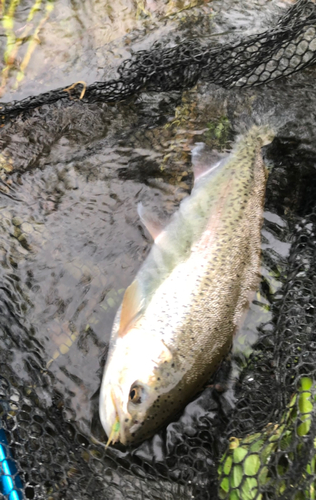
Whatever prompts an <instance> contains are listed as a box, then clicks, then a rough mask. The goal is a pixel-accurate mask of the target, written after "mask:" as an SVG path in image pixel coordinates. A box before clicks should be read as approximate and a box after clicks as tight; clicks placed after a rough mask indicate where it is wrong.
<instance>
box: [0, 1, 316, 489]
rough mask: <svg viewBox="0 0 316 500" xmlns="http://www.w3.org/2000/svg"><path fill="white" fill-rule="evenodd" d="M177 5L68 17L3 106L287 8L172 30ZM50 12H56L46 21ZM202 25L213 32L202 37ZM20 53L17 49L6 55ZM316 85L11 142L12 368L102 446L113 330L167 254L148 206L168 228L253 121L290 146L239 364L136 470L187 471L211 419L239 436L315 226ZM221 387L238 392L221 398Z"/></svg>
mask: <svg viewBox="0 0 316 500" xmlns="http://www.w3.org/2000/svg"><path fill="white" fill-rule="evenodd" d="M167 4H168V3H167ZM167 4H164V5H163V7H161V9H157V10H155V9H154V2H152V3H151V4H150V5H151V8H152V10H153V11H152V17H150V16H148V15H146V14H144V13H143V14H139V18H138V19H137V18H136V17H137V16H136V14H137V7H136V6H135V4H134V3H132V2H131V3H129V2H125V3H124V5H123V4H122V5H121V4H120V3H115V9H117V11H115V12H114V11H113V7H111V9H110V8H109V5H110V3H109V2H92V1H91V2H81V3H80V2H72V3H69V2H64V1H62V0H60V1H58V2H55V3H54V10H53V11H52V13H51V15H50V17H49V19H48V20H47V21H46V23H45V25H44V26H43V30H42V34H41V35H40V36H41V44H40V45H39V46H37V47H36V50H35V52H34V57H32V59H31V62H30V65H29V66H28V69H27V71H26V73H27V76H26V78H25V80H23V81H22V83H21V84H20V87H19V90H18V91H17V92H14V90H13V85H14V80H15V76H16V75H15V74H14V73H13V74H12V75H11V76H10V80H9V81H8V89H7V92H6V93H5V94H4V96H3V97H2V98H1V99H2V100H4V101H9V100H12V98H13V96H14V98H17V99H20V98H22V97H24V96H26V95H28V94H29V93H34V94H36V93H38V92H41V91H44V90H47V89H48V88H54V87H60V86H62V85H67V84H69V83H71V82H72V81H77V80H85V81H86V82H87V83H90V82H93V81H95V80H97V79H103V78H104V77H107V76H108V75H110V76H111V75H112V74H114V73H115V68H116V67H117V65H118V62H120V61H121V60H122V58H125V57H127V56H128V54H129V53H130V51H131V48H133V49H139V48H145V47H148V46H150V45H151V43H152V42H153V41H154V40H156V39H159V38H161V37H162V36H166V37H169V38H167V39H168V40H172V37H176V36H178V35H177V33H178V34H179V33H180V35H179V36H180V37H183V36H196V32H197V31H198V29H201V26H202V28H203V34H205V35H207V34H216V33H220V32H222V31H223V32H227V35H225V36H227V37H231V36H232V35H233V33H234V29H233V27H235V28H237V31H238V30H243V29H244V27H245V26H249V32H252V31H256V30H257V29H259V28H260V26H261V27H265V26H266V25H267V23H268V22H270V21H267V19H270V17H269V16H271V17H273V16H272V14H273V13H275V12H279V11H280V10H281V9H282V8H284V5H285V4H284V3H282V2H272V3H271V5H270V2H269V5H267V4H265V3H264V2H259V1H258V2H255V3H252V4H251V5H252V9H248V11H247V14H246V13H245V12H246V11H245V6H246V5H248V3H247V2H244V3H243V4H240V2H230V1H226V2H219V1H217V2H213V3H212V5H211V4H209V3H208V2H205V3H204V4H203V5H200V6H197V7H194V8H192V9H186V10H181V5H182V4H181V2H180V3H179V6H178V7H177V8H174V11H175V12H177V9H178V13H175V14H172V15H167V12H166V8H167V7H168V5H167ZM111 5H112V4H111ZM113 5H114V4H113ZM185 5H186V4H184V6H185ZM30 6H31V2H26V3H23V4H21V5H20V6H19V8H18V9H17V13H16V29H20V30H21V29H23V25H24V24H25V13H26V12H29V9H30ZM171 7H172V6H171ZM182 7H183V5H182ZM172 8H173V7H172ZM43 9H45V4H43V6H42V7H41V10H40V11H39V12H38V14H37V16H38V18H40V17H41V16H42V15H43ZM212 9H213V10H212ZM180 11H181V12H180ZM214 12H216V13H217V17H216V16H215V21H214V19H213V17H212V16H213V14H214ZM267 12H268V17H267ZM201 16H202V17H203V19H204V24H203V25H199V27H198V28H197V20H198V19H200V18H201ZM210 16H211V17H210ZM254 19H255V20H256V22H255V24H253V23H252V22H251V21H252V20H254ZM128 30H130V33H129V36H128V37H125V36H124V35H126V33H127V32H128ZM132 30H134V31H132ZM4 41H5V39H4V36H2V37H1V43H2V46H3V44H4ZM22 48H23V47H22ZM21 57H22V56H21ZM107 65H108V66H107ZM314 81H315V71H314V70H308V71H306V72H304V73H303V74H301V75H298V76H296V77H294V78H292V79H291V80H289V81H285V82H284V81H280V82H276V83H274V84H270V85H269V86H266V87H262V88H258V89H256V90H253V89H250V90H248V91H238V90H234V91H223V90H221V89H218V88H217V87H215V86H211V85H206V84H203V85H199V86H198V87H197V89H193V90H192V91H188V92H184V93H183V95H182V96H181V95H180V94H178V93H172V94H170V95H168V94H161V95H160V94H150V93H147V94H143V95H142V96H140V97H137V98H136V99H134V100H131V101H129V102H128V103H121V104H116V105H106V104H102V105H99V104H98V105H81V104H82V103H76V102H75V103H73V105H72V106H70V107H69V108H67V109H64V108H59V107H58V105H56V106H52V108H51V109H49V110H46V109H44V110H35V111H34V112H33V114H32V115H31V117H30V118H28V119H26V120H22V119H17V121H16V122H15V123H13V124H9V126H8V127H6V128H4V129H3V130H2V131H1V135H2V137H3V138H4V143H5V151H6V153H7V154H8V156H9V158H10V165H11V166H10V169H11V173H9V175H8V176H7V177H5V178H4V180H3V184H2V191H1V194H0V197H1V198H0V263H1V267H0V276H1V277H0V281H1V303H3V304H6V307H7V308H8V311H9V312H8V313H7V314H8V319H7V320H6V322H5V321H4V325H5V327H3V331H2V336H1V339H0V341H1V349H2V362H4V361H5V355H4V354H3V353H4V352H6V350H7V349H8V348H10V351H11V353H10V366H11V369H12V371H13V372H14V373H15V375H16V377H17V379H19V380H20V382H21V381H22V383H23V385H24V386H25V387H27V388H28V389H30V390H31V389H32V390H33V391H34V392H35V393H36V394H37V396H38V398H39V400H40V405H41V406H42V407H44V408H46V409H48V411H51V410H50V408H51V407H53V403H54V401H56V400H57V401H58V402H59V403H58V404H59V405H60V408H62V411H63V418H64V419H65V421H69V422H70V423H71V424H72V425H73V426H75V428H76V429H77V430H78V429H81V430H82V432H83V434H84V435H85V436H86V437H90V436H91V435H94V436H96V437H97V438H98V439H104V435H103V434H102V431H101V430H100V427H99V423H98V422H97V420H98V417H97V410H96V405H97V391H98V388H99V385H100V377H101V373H102V367H103V364H104V359H105V356H106V350H107V345H108V341H109V336H110V332H111V326H112V322H113V318H114V315H115V312H116V309H117V307H118V306H119V304H120V301H121V298H122V294H123V292H124V290H125V288H126V286H127V285H128V284H129V283H130V282H131V281H132V279H133V277H134V276H135V274H136V272H137V270H138V269H139V267H140V265H141V263H142V262H143V260H144V259H145V257H146V255H147V253H148V251H149V249H150V246H151V244H152V243H151V239H150V236H149V235H148V233H147V232H146V230H145V229H144V228H143V227H142V226H141V224H140V222H139V220H138V216H137V210H136V207H137V203H138V202H139V201H142V202H143V203H144V205H145V206H146V207H150V208H151V209H152V210H153V211H155V212H157V213H159V215H160V216H161V217H162V218H165V219H166V220H167V219H168V217H169V216H170V215H171V214H172V213H173V212H174V211H175V210H176V209H177V207H178V205H179V203H180V201H181V200H182V199H183V197H184V196H186V195H188V194H189V192H190V189H191V186H192V171H191V162H190V154H189V152H190V148H191V147H192V145H193V144H194V143H195V142H199V141H205V142H207V143H208V144H209V145H210V146H211V147H212V146H213V147H216V148H222V149H225V148H229V147H230V145H231V140H232V138H233V136H234V134H235V133H236V132H239V130H240V128H239V127H240V125H242V123H243V121H244V122H246V123H247V120H248V119H249V116H253V115H255V116H258V115H260V114H262V115H265V116H270V117H271V120H272V121H277V122H279V121H280V120H279V117H282V122H281V125H280V127H279V131H278V134H277V136H278V138H279V142H278V141H276V142H275V143H274V145H273V146H272V147H270V148H268V149H266V151H265V154H266V156H267V159H268V160H269V162H270V163H271V165H272V167H273V170H272V173H271V175H270V179H269V184H268V189H267V201H266V207H265V214H264V226H263V230H262V238H263V245H262V248H263V272H262V274H263V282H262V285H261V288H260V293H259V294H258V295H257V296H256V297H255V300H254V302H253V304H252V305H251V308H250V311H249V314H248V317H247V319H246V322H245V324H244V326H243V328H242V329H241V330H240V332H239V333H238V335H237V337H236V340H235V345H234V349H233V355H232V359H231V360H228V361H227V363H226V364H225V363H224V365H223V369H222V372H219V373H218V374H217V375H216V378H215V380H213V381H212V385H215V388H214V387H209V388H207V389H206V391H205V392H204V393H203V394H202V395H201V396H200V397H199V398H198V399H197V400H196V401H195V402H192V403H191V404H190V405H188V407H187V408H186V410H185V412H184V415H183V416H182V417H181V418H180V420H179V422H175V423H172V424H170V425H169V426H168V428H167V430H166V431H163V432H161V433H160V434H159V435H157V436H156V437H155V438H154V440H153V441H152V442H149V443H146V444H145V445H143V446H141V447H139V449H138V450H136V451H134V452H133V453H132V455H133V460H137V459H138V458H139V457H142V459H146V460H147V461H149V462H150V461H152V457H153V456H154V457H155V459H156V461H157V462H158V463H163V462H164V461H165V460H166V456H168V457H169V458H170V456H172V454H176V455H177V456H182V457H183V456H185V454H186V452H185V450H183V449H180V446H183V442H185V439H182V438H183V436H186V439H187V442H188V443H190V439H191V437H192V436H194V433H195V428H196V426H198V427H199V426H200V425H202V423H203V418H208V422H209V421H211V422H212V423H213V424H214V429H216V428H219V429H220V428H221V426H224V425H225V418H226V415H227V414H228V413H229V411H231V409H232V408H233V406H234V401H235V392H234V381H235V378H236V377H237V376H238V374H239V372H240V370H241V368H242V367H243V366H244V363H245V360H246V359H247V356H248V355H249V353H250V352H251V349H252V347H251V346H252V345H253V344H254V343H255V341H256V339H257V337H258V331H259V330H260V328H262V324H269V322H271V320H272V312H271V304H272V303H273V300H274V296H275V295H276V296H277V292H278V290H279V289H280V288H281V286H282V283H283V278H284V273H285V269H286V265H287V256H288V252H289V249H290V245H291V234H292V231H293V228H294V227H295V224H297V222H298V221H299V220H300V218H302V217H304V214H305V215H306V212H307V211H308V207H307V205H308V203H307V201H306V191H305V190H304V189H303V188H304V186H305V184H306V182H307V180H309V179H311V178H312V176H313V173H314V165H315V163H316V161H315V159H316V149H315V142H314V140H315V130H316V128H315V117H314V113H313V109H314V108H313V105H314V104H315V103H316V93H315V90H314ZM9 89H10V90H9ZM306 103H308V105H306ZM302 109H304V111H302ZM223 117H225V118H227V120H228V123H229V126H228V128H227V130H226V131H225V134H223V135H222V136H220V138H219V137H218V134H217V135H216V133H215V134H214V133H213V132H212V130H214V127H213V126H215V130H218V129H216V126H218V124H221V125H223V123H224V124H225V123H226V122H225V121H223ZM275 117H276V118H275ZM224 130H225V126H224ZM285 151H286V154H285ZM303 194H304V196H303ZM306 203H307V205H306ZM305 205H306V206H305ZM3 307H4V306H3ZM3 310H4V309H3ZM10 315H11V316H10ZM10 318H11V320H10ZM12 318H14V320H13V319H12ZM10 321H11V326H10ZM15 322H16V327H15V326H12V325H15ZM8 346H9V347H8ZM34 367H35V368H34ZM34 373H36V376H35V375H34ZM216 385H217V388H216ZM220 385H223V386H224V387H226V389H227V390H226V391H224V392H223V393H222V392H221V391H220V390H217V389H218V386H220ZM219 415H220V417H219ZM216 426H217V427H216ZM207 432H208V430H207ZM85 439H86V438H85ZM181 439H182V441H181ZM212 439H213V438H212ZM212 439H211V441H212ZM79 442H80V440H79ZM111 453H112V454H113V455H114V456H124V455H125V452H123V451H117V452H114V451H111V452H110V451H109V454H110V455H109V456H111ZM194 453H195V452H194ZM135 457H136V458H135ZM201 457H202V456H201ZM201 457H200V458H201ZM202 459H203V457H202V458H201V460H202ZM194 460H198V453H197V456H196V457H195V458H194ZM209 466H211V464H209ZM185 473H186V468H185V462H183V463H181V462H180V463H179V464H176V465H175V466H174V467H172V466H171V465H170V463H169V472H168V474H167V476H168V478H169V479H175V478H178V479H179V478H180V479H181V478H182V480H183V481H184V477H185ZM201 474H202V475H201V477H202V478H203V477H204V476H203V474H205V473H204V472H202V473H201ZM163 475H164V472H162V476H163ZM200 479H201V478H200ZM113 480H114V479H113ZM180 482H181V481H180ZM184 482H185V481H184ZM118 498H120V497H118Z"/></svg>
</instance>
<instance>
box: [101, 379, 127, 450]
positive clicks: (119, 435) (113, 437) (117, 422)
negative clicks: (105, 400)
mask: <svg viewBox="0 0 316 500" xmlns="http://www.w3.org/2000/svg"><path fill="white" fill-rule="evenodd" d="M111 399H112V403H113V406H114V410H115V419H114V422H113V424H112V428H111V432H110V435H109V437H108V442H107V444H106V446H107V447H108V446H109V445H110V444H115V443H117V442H121V443H122V444H124V442H125V430H124V425H123V422H124V414H123V411H122V409H121V408H120V404H119V401H120V398H118V397H117V395H116V393H115V390H114V389H113V388H112V389H111Z"/></svg>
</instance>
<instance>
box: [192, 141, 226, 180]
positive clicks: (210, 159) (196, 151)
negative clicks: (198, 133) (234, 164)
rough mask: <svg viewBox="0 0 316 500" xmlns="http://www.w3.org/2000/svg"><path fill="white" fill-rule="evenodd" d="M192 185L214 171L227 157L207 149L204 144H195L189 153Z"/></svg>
mask: <svg viewBox="0 0 316 500" xmlns="http://www.w3.org/2000/svg"><path fill="white" fill-rule="evenodd" d="M191 157H192V167H193V173H194V183H196V182H197V181H198V180H199V178H200V177H203V176H204V175H206V174H209V173H210V172H212V171H215V170H216V169H217V168H218V167H219V166H220V165H221V164H223V160H225V159H226V158H227V157H228V155H227V154H223V153H219V152H218V151H213V150H211V149H209V148H208V147H207V146H206V145H205V144H204V142H197V143H196V144H195V146H194V148H193V149H192V151H191Z"/></svg>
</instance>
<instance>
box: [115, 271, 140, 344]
mask: <svg viewBox="0 0 316 500" xmlns="http://www.w3.org/2000/svg"><path fill="white" fill-rule="evenodd" d="M142 303H143V299H142V295H141V289H140V286H139V282H138V281H137V280H134V281H133V283H132V284H131V285H130V286H129V287H127V288H126V290H125V294H124V298H123V302H122V309H121V316H120V327H119V331H118V336H119V337H124V335H125V334H126V333H127V331H128V329H130V328H131V326H132V325H133V324H134V323H135V322H136V321H137V318H138V315H139V313H140V311H141V308H142Z"/></svg>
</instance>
